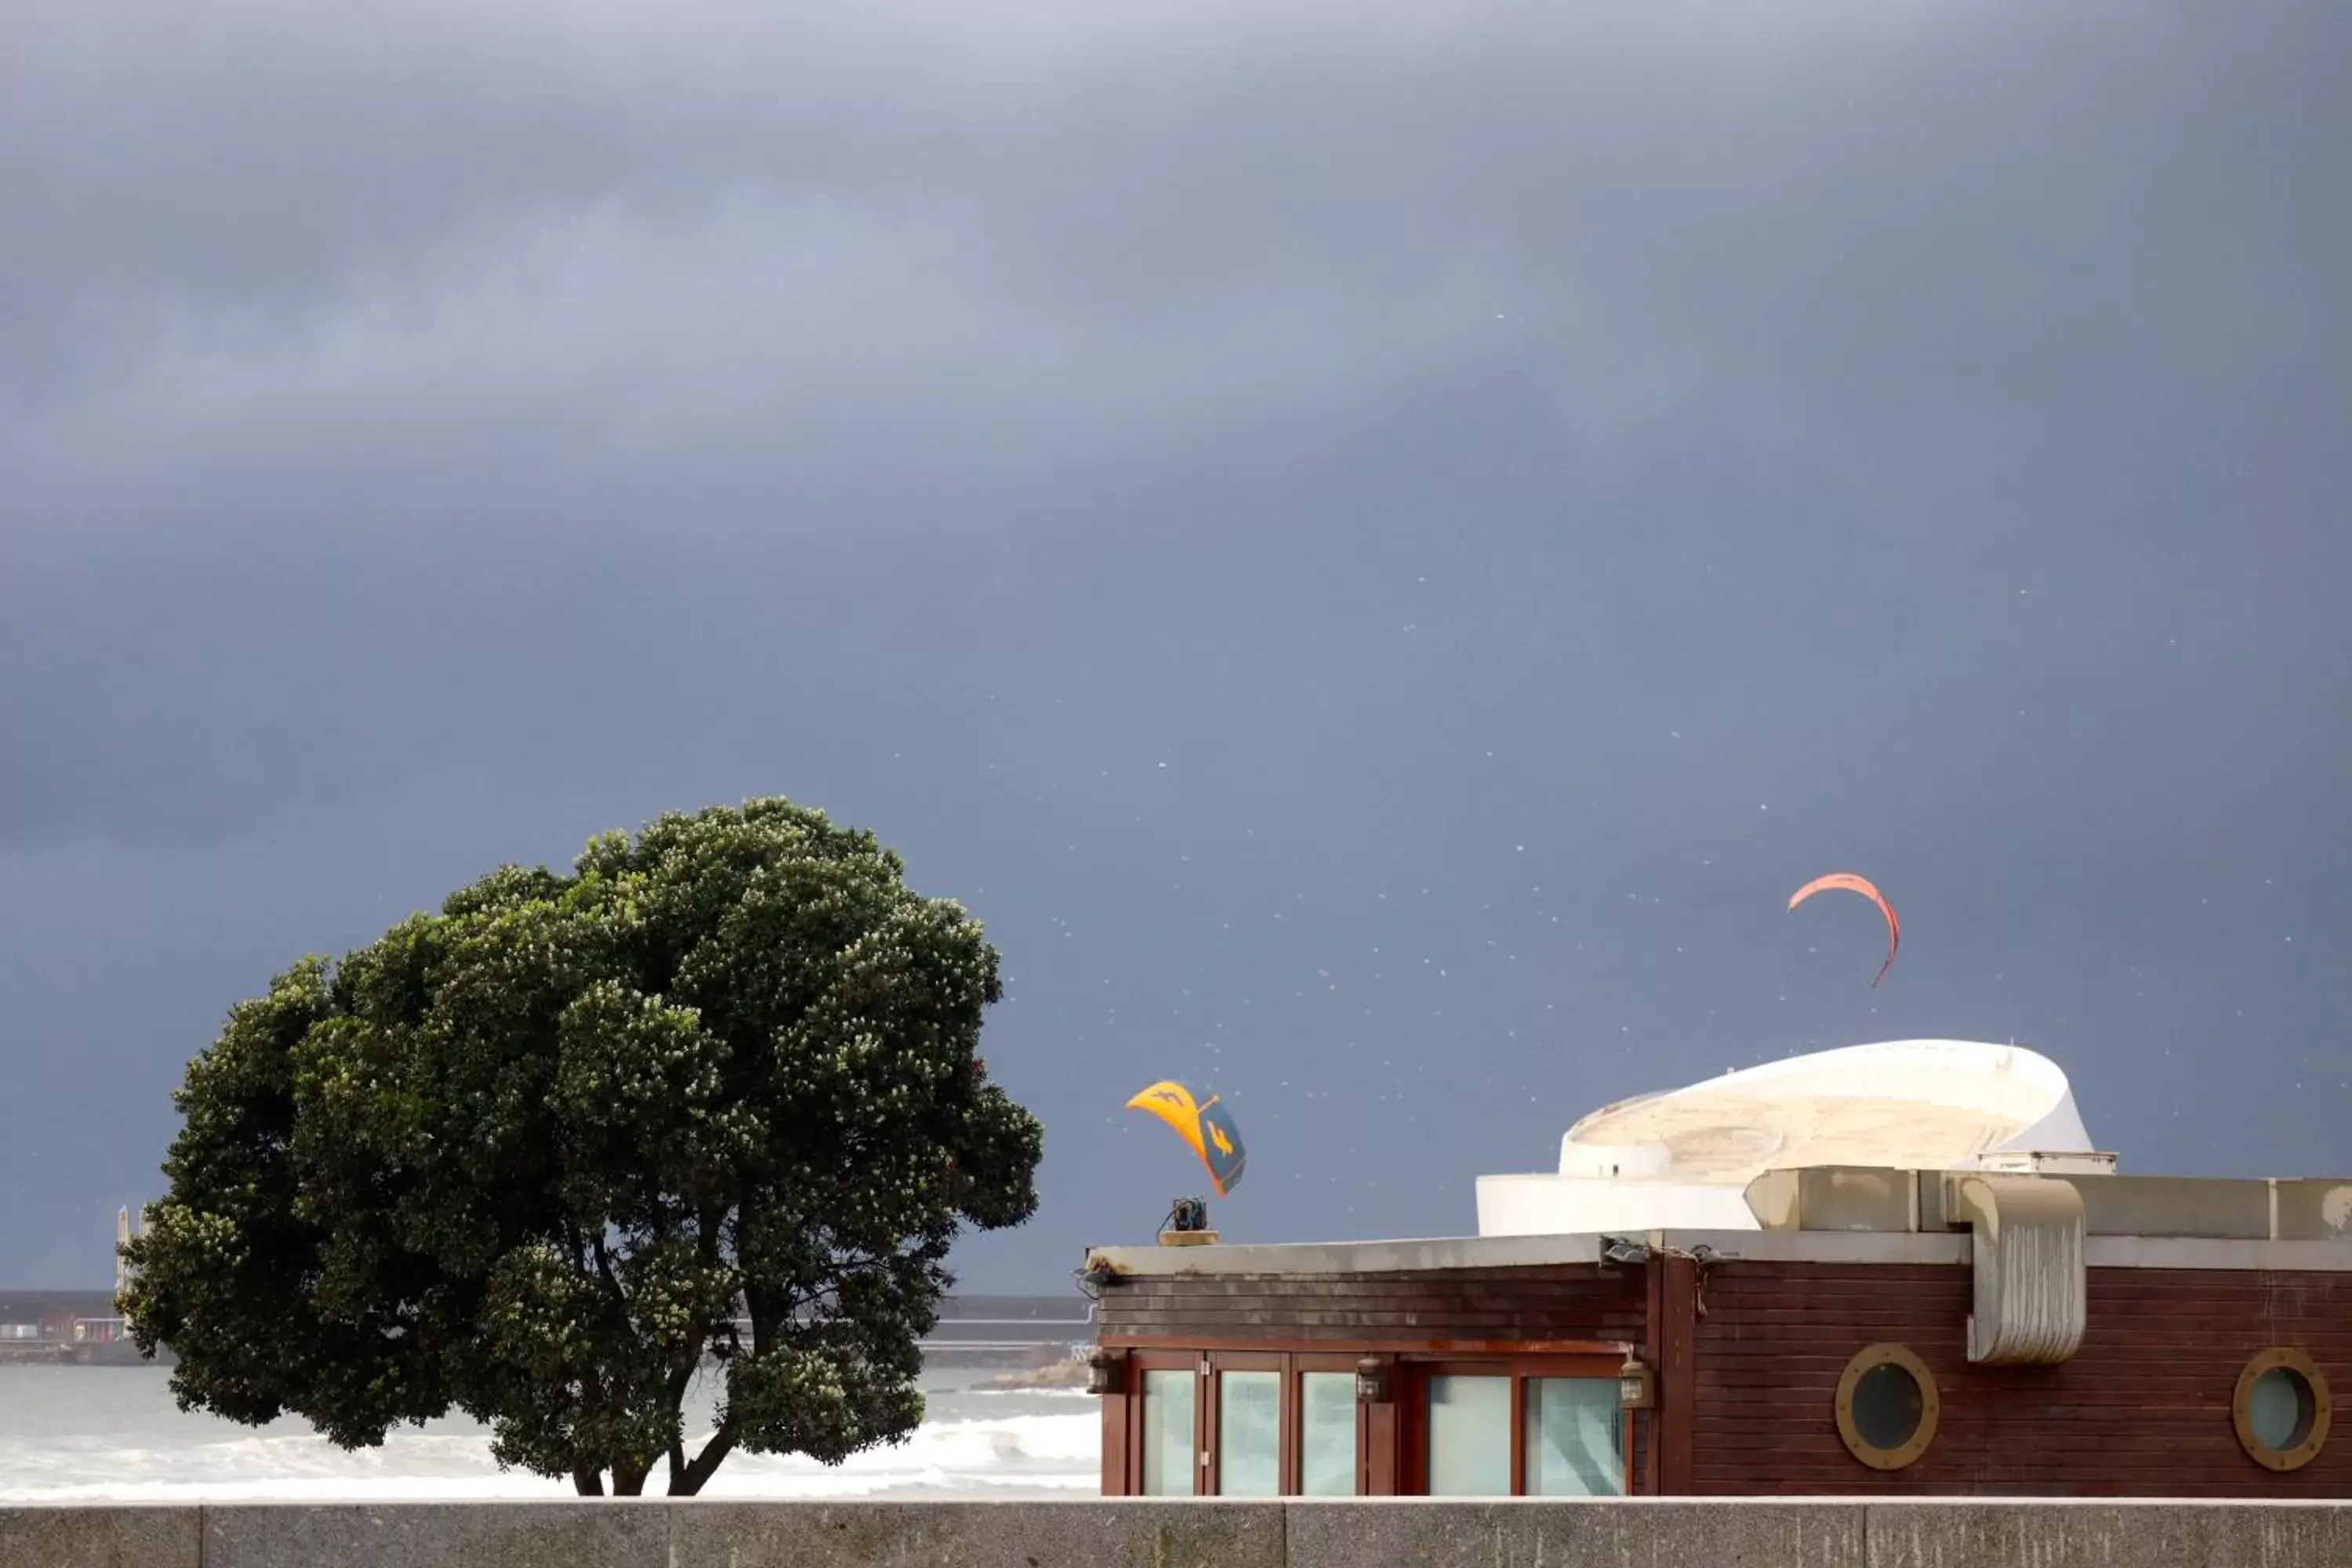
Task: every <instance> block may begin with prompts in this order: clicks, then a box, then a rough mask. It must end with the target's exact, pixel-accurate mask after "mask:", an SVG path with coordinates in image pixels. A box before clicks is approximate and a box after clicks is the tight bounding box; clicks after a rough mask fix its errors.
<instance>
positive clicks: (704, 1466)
mask: <svg viewBox="0 0 2352 1568" xmlns="http://www.w3.org/2000/svg"><path fill="white" fill-rule="evenodd" d="M733 1447H735V1427H734V1425H733V1423H731V1422H730V1423H728V1424H725V1425H722V1426H720V1427H719V1430H718V1431H716V1432H713V1433H712V1434H711V1435H710V1441H709V1442H708V1443H705V1444H704V1445H703V1446H702V1452H700V1453H699V1454H697V1455H696V1456H695V1457H694V1463H692V1464H690V1465H688V1466H685V1467H684V1468H680V1467H679V1466H678V1464H677V1458H683V1457H684V1456H683V1455H682V1454H680V1455H678V1456H675V1457H674V1458H672V1460H671V1464H670V1471H669V1495H670V1496H672V1497H694V1496H696V1495H698V1494H699V1493H700V1492H701V1490H702V1486H703V1483H704V1482H705V1481H708V1480H709V1479H710V1478H711V1476H712V1475H713V1474H715V1473H716V1472H717V1471H718V1469H719V1461H720V1460H721V1459H724V1458H726V1457H727V1455H728V1452H729V1450H730V1449H731V1448H733Z"/></svg>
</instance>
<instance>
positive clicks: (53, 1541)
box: [0, 1498, 2352, 1568]
mask: <svg viewBox="0 0 2352 1568" xmlns="http://www.w3.org/2000/svg"><path fill="white" fill-rule="evenodd" d="M1685 1563H1689V1564H1704V1565H1708V1568H1717V1565H1720V1568H2352V1500H2347V1501H2344V1502H2336V1501H2326V1502H2173V1501H2153V1500H2152V1501H2145V1502H2139V1501H2129V1502H2105V1501H2100V1502H2091V1501H2076V1500H2059V1499H2051V1500H2039V1499H2035V1500H1999V1501H1995V1500H1961V1499H1939V1500H1937V1499H1931V1500H1916V1501H1912V1500H1885V1501H1881V1500H1872V1499H1864V1498H1855V1499H1811V1498H1721V1499H1680V1498H1630V1499H1611V1500H1595V1501H1559V1502H1549V1501H1540V1500H1513V1501H1496V1502H1469V1501H1453V1500H1421V1499H1410V1498H1405V1499H1381V1500H1367V1501H1361V1502H1348V1501H1297V1500H1294V1501H1287V1502H1285V1501H1275V1500H1265V1501H1232V1502H1196V1501H1191V1500H1172V1499H1171V1500H1150V1499H1119V1500H1086V1501H1071V1502H1030V1501H1004V1502H985V1501H982V1502H961V1501H939V1502H929V1501H926V1502H846V1503H834V1502H730V1501H723V1500H710V1501H695V1502H678V1503H670V1502H665V1501H661V1500H643V1501H620V1500H583V1501H564V1502H549V1503H386V1504H380V1505H378V1504H366V1503H352V1504H338V1505H333V1506H317V1505H304V1504H285V1505H267V1504H238V1505H235V1506H222V1507H209V1506H208V1507H203V1508H198V1507H194V1506H188V1507H119V1508H117V1507H104V1506H95V1507H82V1506H75V1507H58V1508H39V1507H33V1508H0V1568H439V1565H442V1564H448V1565H450V1568H787V1565H789V1568H1096V1565H1097V1564H1099V1565H1102V1568H1454V1565H1455V1564H1461V1565H1463V1568H1471V1565H1474V1564H1475V1568H1666V1565H1669V1564H1673V1565H1680V1564H1685Z"/></svg>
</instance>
